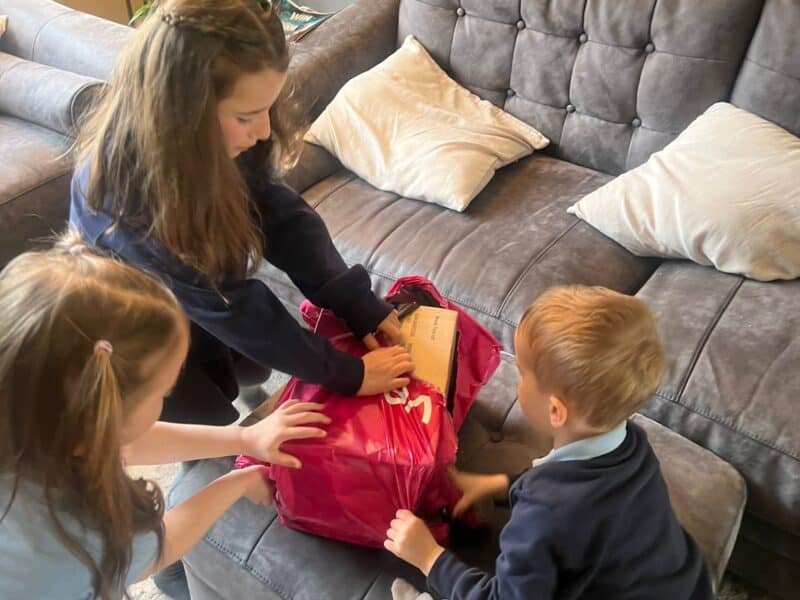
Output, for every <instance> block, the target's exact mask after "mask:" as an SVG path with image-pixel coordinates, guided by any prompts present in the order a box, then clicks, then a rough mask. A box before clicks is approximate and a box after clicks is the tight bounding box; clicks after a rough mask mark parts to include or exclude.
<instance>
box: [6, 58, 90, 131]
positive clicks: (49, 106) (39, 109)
mask: <svg viewBox="0 0 800 600" xmlns="http://www.w3.org/2000/svg"><path fill="white" fill-rule="evenodd" d="M101 86H102V82H101V81H99V80H97V79H93V78H91V77H86V76H85V75H78V74H77V73H72V72H70V71H62V70H61V69H56V68H55V67H48V66H46V65H41V64H39V63H35V62H31V61H28V60H24V59H22V58H18V57H16V56H14V55H12V54H6V53H5V52H0V113H5V114H7V115H10V116H12V117H17V118H20V119H23V120H25V121H30V122H31V123H36V124H37V125H42V126H44V127H49V128H50V129H53V130H54V131H58V132H59V133H63V134H70V135H71V134H74V133H75V126H76V124H77V122H78V119H79V118H80V117H81V115H83V113H84V112H85V111H86V109H87V108H88V107H89V106H90V105H91V103H92V101H93V100H94V98H95V95H96V94H97V92H99V91H100V89H101Z"/></svg>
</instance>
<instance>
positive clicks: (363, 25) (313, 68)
mask: <svg viewBox="0 0 800 600" xmlns="http://www.w3.org/2000/svg"><path fill="white" fill-rule="evenodd" d="M0 2H2V0H0ZM397 10H398V0H369V1H365V0H361V1H360V2H357V3H355V4H354V5H352V6H348V7H347V8H345V9H344V10H342V11H340V12H339V13H337V14H336V15H334V16H333V17H331V18H329V19H328V20H326V21H325V23H324V27H319V28H318V29H315V30H313V31H311V33H309V34H308V35H307V36H305V37H304V38H303V39H302V40H301V41H300V43H297V44H292V47H291V52H292V62H291V65H290V67H289V73H290V77H291V83H290V85H291V87H292V90H293V94H294V97H293V99H294V100H295V101H296V103H297V104H298V105H299V106H301V107H302V108H303V110H304V114H303V115H302V116H301V119H303V120H305V121H306V122H307V123H308V124H309V125H310V124H311V123H312V122H313V121H314V119H316V118H317V117H318V116H319V114H320V113H321V112H322V111H323V110H324V108H325V107H326V106H327V105H328V103H329V102H330V101H331V100H332V99H333V97H334V96H335V95H336V93H337V92H338V91H339V89H340V88H341V87H342V86H343V85H344V84H345V83H346V82H347V81H348V80H349V79H350V78H352V77H354V76H355V75H358V74H359V73H361V72H363V71H366V70H367V69H369V68H371V67H373V66H375V65H376V64H378V63H379V62H381V61H382V60H383V59H384V58H386V57H387V56H389V55H390V54H391V53H392V52H394V50H395V46H394V39H395V37H396V35H397Z"/></svg>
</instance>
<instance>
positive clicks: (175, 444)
mask: <svg viewBox="0 0 800 600" xmlns="http://www.w3.org/2000/svg"><path fill="white" fill-rule="evenodd" d="M242 432H243V428H241V427H238V426H236V425H231V426H227V427H211V426H207V425H177V424H175V423H162V422H160V421H159V422H157V423H155V424H153V426H152V427H151V428H150V429H149V430H148V431H147V432H146V433H144V434H143V435H142V436H141V437H139V438H138V439H136V440H135V441H134V442H132V443H130V444H128V445H127V446H125V447H124V448H123V456H124V458H125V462H126V463H127V464H128V465H158V464H163V463H168V462H179V461H184V460H197V459H201V458H215V457H218V456H232V455H234V454H240V453H241V452H243V450H244V444H243V441H242Z"/></svg>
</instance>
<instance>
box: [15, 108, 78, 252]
mask: <svg viewBox="0 0 800 600" xmlns="http://www.w3.org/2000/svg"><path fill="white" fill-rule="evenodd" d="M0 140H1V141H0V173H2V174H3V176H2V178H0V223H3V227H4V231H5V235H4V236H3V238H2V239H0V265H5V263H6V262H8V261H9V260H10V259H11V258H12V257H14V256H16V255H17V254H19V253H20V252H21V251H22V249H24V248H28V247H30V245H31V244H32V243H35V242H36V241H37V240H39V239H41V238H42V237H43V236H47V235H49V234H50V233H52V232H53V231H60V230H61V229H63V228H64V224H65V223H66V219H67V212H68V210H69V182H70V177H71V172H72V167H71V161H70V159H69V157H68V156H66V155H65V153H66V152H67V150H68V148H69V142H68V141H67V139H66V138H65V137H64V136H62V135H60V134H58V133H56V132H55V131H52V130H50V129H47V128H45V127H40V126H39V125H34V124H33V123H28V122H26V121H22V120H20V119H16V118H13V117H9V116H7V115H0Z"/></svg>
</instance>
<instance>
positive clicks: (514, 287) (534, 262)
mask: <svg viewBox="0 0 800 600" xmlns="http://www.w3.org/2000/svg"><path fill="white" fill-rule="evenodd" d="M578 223H580V220H579V219H577V218H576V219H575V220H574V221H573V222H572V223H570V225H569V227H567V228H566V229H565V230H564V231H562V232H561V233H560V234H559V235H557V236H556V237H554V238H553V239H552V240H551V241H550V243H549V244H547V246H545V247H544V248H542V249H541V250H540V251H539V253H538V254H536V256H534V257H532V258H531V260H530V262H528V264H527V265H526V266H525V268H524V269H523V270H522V273H520V274H519V277H517V278H516V280H515V281H514V283H513V284H512V285H511V288H510V289H509V290H508V292H506V294H505V296H503V301H502V302H501V303H500V307H499V309H498V314H502V312H503V311H504V310H505V309H506V307H507V306H508V302H509V301H510V299H511V296H512V295H513V294H514V292H516V291H517V289H519V286H520V285H522V280H523V279H524V278H525V276H526V275H527V274H528V273H529V272H530V270H531V269H533V268H534V267H535V266H536V265H537V264H538V263H539V261H541V259H542V258H543V257H544V255H545V254H547V253H548V252H549V251H550V249H551V248H552V247H553V246H555V245H556V244H557V243H558V242H560V241H561V239H562V238H563V237H564V236H565V235H567V234H568V233H569V232H570V231H572V230H573V229H574V228H575V226H576V225H577V224H578Z"/></svg>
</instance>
